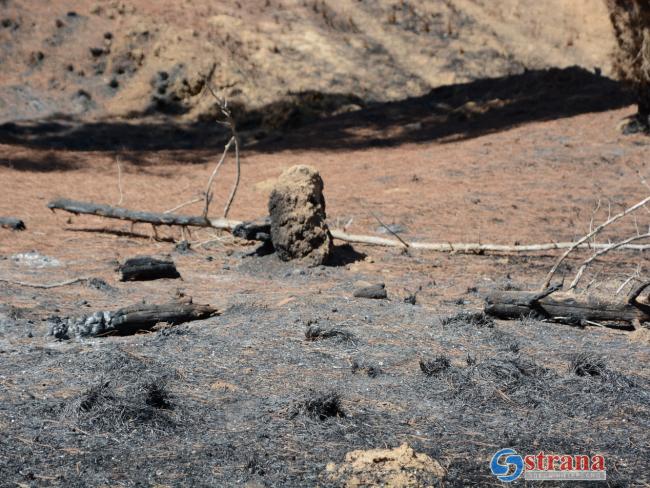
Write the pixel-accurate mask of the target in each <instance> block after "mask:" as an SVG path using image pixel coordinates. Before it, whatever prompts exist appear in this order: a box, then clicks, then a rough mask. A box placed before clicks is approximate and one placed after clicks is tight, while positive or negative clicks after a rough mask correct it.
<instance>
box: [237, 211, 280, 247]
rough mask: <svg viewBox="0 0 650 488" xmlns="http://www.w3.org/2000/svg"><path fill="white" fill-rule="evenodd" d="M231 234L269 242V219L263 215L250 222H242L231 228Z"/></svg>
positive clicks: (241, 237)
mask: <svg viewBox="0 0 650 488" xmlns="http://www.w3.org/2000/svg"><path fill="white" fill-rule="evenodd" d="M232 234H233V235H234V236H235V237H239V238H240V239H246V240H248V241H261V242H269V241H270V240H271V219H270V218H269V217H265V218H263V219H259V220H254V221H252V222H242V223H240V224H239V225H237V226H236V227H235V228H234V229H233V231H232Z"/></svg>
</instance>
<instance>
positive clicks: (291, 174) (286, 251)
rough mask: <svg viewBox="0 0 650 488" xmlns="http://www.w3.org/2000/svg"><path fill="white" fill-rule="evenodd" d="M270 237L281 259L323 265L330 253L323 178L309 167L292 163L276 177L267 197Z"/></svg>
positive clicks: (330, 238) (330, 245)
mask: <svg viewBox="0 0 650 488" xmlns="http://www.w3.org/2000/svg"><path fill="white" fill-rule="evenodd" d="M269 214H270V215H271V240H272V241H273V247H274V248H275V250H276V252H277V254H278V256H279V257H280V259H282V260H283V261H289V260H291V259H301V260H304V261H305V262H306V263H307V264H309V265H311V266H317V265H319V264H323V263H324V262H325V261H327V259H328V258H329V256H330V254H331V253H332V236H331V235H330V232H329V229H328V227H327V224H326V223H325V197H323V179H322V178H321V177H320V174H319V173H318V171H316V170H315V169H314V168H312V167H311V166H305V165H297V166H292V167H291V168H289V169H288V170H286V171H285V172H284V173H282V175H281V176H280V179H279V180H278V182H277V184H276V185H275V188H274V189H273V191H272V192H271V197H270V199H269Z"/></svg>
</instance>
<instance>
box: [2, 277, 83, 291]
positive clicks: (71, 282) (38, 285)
mask: <svg viewBox="0 0 650 488" xmlns="http://www.w3.org/2000/svg"><path fill="white" fill-rule="evenodd" d="M89 279H90V278H75V279H73V280H68V281H62V282H61V283H50V284H41V283H27V282H24V281H13V280H7V279H4V278H0V281H2V282H3V283H9V284H11V285H19V286H29V287H30V288H42V289H46V290H47V289H49V288H58V287H60V286H68V285H74V284H75V283H80V282H82V281H88V280H89Z"/></svg>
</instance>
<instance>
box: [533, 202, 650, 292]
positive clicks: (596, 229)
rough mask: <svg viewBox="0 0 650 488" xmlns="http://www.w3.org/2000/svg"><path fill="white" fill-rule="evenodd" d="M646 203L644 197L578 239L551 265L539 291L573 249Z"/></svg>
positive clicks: (546, 284)
mask: <svg viewBox="0 0 650 488" xmlns="http://www.w3.org/2000/svg"><path fill="white" fill-rule="evenodd" d="M648 202H650V197H646V198H644V199H643V200H641V201H640V202H638V203H635V204H634V205H632V206H631V207H629V208H626V209H625V210H623V211H622V212H621V213H618V214H616V215H614V216H613V217H610V218H609V219H607V221H606V222H603V223H602V224H600V225H599V226H597V227H596V228H595V229H593V230H592V231H591V232H589V234H587V235H585V236H583V237H582V238H580V239H578V240H577V241H576V242H575V243H574V244H573V245H572V246H570V247H569V248H568V249H567V250H566V252H565V253H564V254H562V256H560V258H559V259H558V260H557V261H556V263H555V264H554V265H553V267H552V268H551V270H550V271H549V272H548V274H547V275H546V278H545V279H544V283H543V284H542V286H541V289H542V290H544V289H546V288H548V287H549V285H550V284H551V280H552V279H553V275H554V274H555V272H556V271H557V270H558V268H559V267H560V265H561V264H562V263H563V262H564V260H565V259H566V258H567V256H568V255H569V254H571V252H572V251H573V250H574V249H577V248H578V247H579V246H580V245H582V244H584V243H585V242H587V241H588V240H589V239H591V238H592V237H594V236H595V235H597V234H598V233H600V232H601V231H602V230H603V229H605V227H607V226H608V225H611V224H613V223H614V222H616V221H617V220H620V219H622V218H623V217H625V216H626V215H629V214H630V213H632V212H634V211H635V210H637V209H639V208H641V207H643V206H644V205H645V204H646V203H648ZM593 246H594V244H592V247H593Z"/></svg>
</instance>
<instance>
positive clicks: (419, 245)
mask: <svg viewBox="0 0 650 488" xmlns="http://www.w3.org/2000/svg"><path fill="white" fill-rule="evenodd" d="M330 234H332V237H333V238H334V239H338V240H340V241H345V242H349V243H352V244H355V243H356V244H369V245H371V246H383V247H401V248H403V247H404V244H402V243H401V242H400V241H397V240H395V239H388V238H385V237H377V236H368V235H359V234H348V233H347V232H343V231H340V230H336V229H332V230H330ZM408 245H409V249H420V250H423V251H436V252H457V253H480V252H505V253H508V252H514V253H523V252H539V251H552V250H556V249H569V248H576V247H574V246H575V242H550V243H546V244H523V245H514V246H509V245H505V244H480V243H473V242H469V243H464V242H458V243H451V242H441V243H429V242H409V243H408ZM605 247H609V244H585V243H582V244H581V245H579V246H577V248H584V249H587V248H589V249H602V248H605ZM619 249H628V250H636V251H645V250H650V244H648V245H646V244H626V245H622V246H620V247H619Z"/></svg>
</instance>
